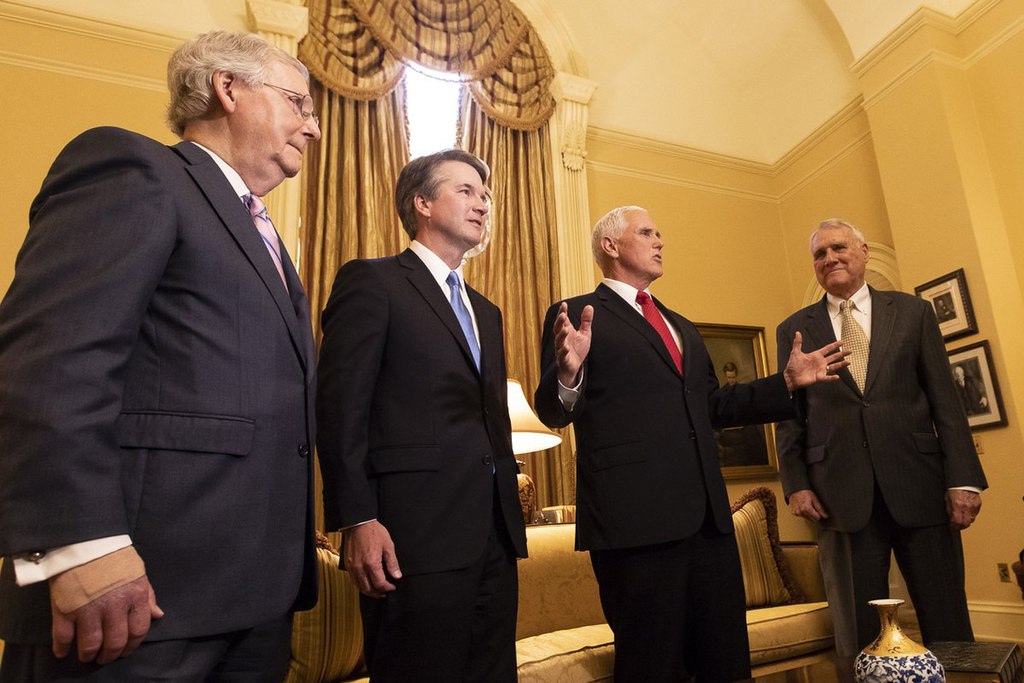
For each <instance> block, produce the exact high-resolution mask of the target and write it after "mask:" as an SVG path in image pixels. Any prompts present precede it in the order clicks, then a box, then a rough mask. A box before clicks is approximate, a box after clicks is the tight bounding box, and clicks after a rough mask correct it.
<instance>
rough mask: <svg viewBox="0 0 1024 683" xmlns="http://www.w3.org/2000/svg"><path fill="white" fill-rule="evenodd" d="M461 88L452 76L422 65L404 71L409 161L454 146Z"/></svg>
mask: <svg viewBox="0 0 1024 683" xmlns="http://www.w3.org/2000/svg"><path fill="white" fill-rule="evenodd" d="M461 85H462V84H461V83H460V82H459V81H458V80H454V79H453V77H452V75H451V74H446V73H441V72H439V71H431V70H429V69H425V68H423V67H421V66H412V67H410V68H407V69H406V70H405V90H406V116H408V117H409V156H410V158H413V159H415V158H416V157H419V156H423V155H424V154H432V153H433V152H437V151H440V150H442V149H448V148H449V147H454V146H455V129H456V124H457V123H458V120H459V88H460V87H461Z"/></svg>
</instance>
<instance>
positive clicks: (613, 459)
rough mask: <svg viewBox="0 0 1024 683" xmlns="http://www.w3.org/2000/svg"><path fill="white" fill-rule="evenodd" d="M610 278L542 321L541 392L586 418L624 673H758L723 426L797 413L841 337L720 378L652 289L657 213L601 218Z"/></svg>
mask: <svg viewBox="0 0 1024 683" xmlns="http://www.w3.org/2000/svg"><path fill="white" fill-rule="evenodd" d="M592 246H593V251H594V258H595V260H596V261H597V265H598V266H599V267H600V268H601V271H602V272H603V273H604V276H605V279H604V281H603V282H602V283H601V284H600V285H598V287H597V289H596V290H595V291H594V292H593V293H591V294H586V295H584V296H578V297H575V298H572V299H569V300H568V301H563V302H561V303H556V304H555V305H554V306H552V307H551V309H550V310H549V311H548V314H547V318H546V320H545V322H544V342H543V347H542V350H541V372H542V377H541V382H540V386H539V387H538V389H537V393H536V397H535V404H536V406H537V413H538V414H539V415H540V418H541V420H543V421H544V423H545V424H547V425H548V426H550V427H564V426H566V425H567V424H569V423H572V424H574V425H575V427H576V438H577V445H578V454H577V455H578V460H577V481H576V496H577V500H576V503H577V507H576V547H577V548H578V549H579V550H589V551H590V560H591V564H592V565H593V567H594V574H595V575H596V577H597V582H598V586H599V588H600V595H601V606H602V608H603V609H604V613H605V616H606V617H607V619H608V624H609V625H610V626H611V628H612V631H613V632H614V634H615V680H616V681H623V682H625V683H631V682H640V681H643V682H644V683H654V682H659V681H663V682H664V683H677V682H678V681H683V680H688V676H690V675H693V676H695V677H696V679H697V680H698V681H735V680H741V679H745V678H748V677H749V676H750V657H749V648H748V644H747V627H746V621H745V618H744V615H745V607H744V606H745V599H744V593H743V577H742V574H741V570H740V560H739V552H738V550H737V547H736V539H735V536H734V534H733V525H732V516H731V514H730V511H729V499H728V495H727V493H726V490H725V482H724V480H723V479H722V473H721V470H720V469H719V466H718V448H717V445H716V443H715V436H714V429H715V428H721V427H729V426H736V425H743V424H753V423H762V422H768V421H774V420H779V419H786V418H789V417H793V416H795V414H796V413H795V412H794V407H793V405H792V401H791V399H790V392H792V391H793V390H795V389H796V388H798V387H801V386H806V385H808V384H811V383H813V382H816V381H825V382H828V381H834V380H835V377H834V376H832V375H828V374H827V373H826V368H827V367H828V365H829V364H832V365H833V366H840V367H841V366H842V365H844V364H845V361H844V360H843V355H844V354H843V352H842V351H839V350H838V347H839V344H837V343H834V344H831V345H829V346H826V347H825V348H823V349H820V350H819V351H817V352H815V353H813V354H804V353H803V352H802V351H801V350H800V348H801V340H800V335H799V334H798V335H796V336H795V338H794V339H793V340H792V342H791V343H787V344H786V345H785V348H786V349H788V350H789V355H788V357H787V358H785V359H784V360H783V361H782V362H781V363H780V367H784V368H785V369H784V371H783V372H781V373H779V374H777V375H772V376H771V377H768V378H765V379H760V380H757V381H755V382H751V383H749V384H734V385H730V386H726V387H721V388H720V387H719V385H718V379H717V377H716V375H715V368H714V365H713V364H712V362H711V358H710V356H709V355H708V350H707V348H706V347H705V346H704V342H703V341H702V340H701V337H700V334H699V333H698V332H697V328H696V327H695V326H694V325H693V323H691V322H690V321H689V320H687V319H686V318H684V317H682V316H681V315H679V314H678V313H676V312H675V311H672V310H669V309H668V308H666V307H665V306H663V305H662V304H661V302H659V301H657V300H655V299H654V298H653V297H652V296H651V295H650V292H649V291H648V288H649V286H650V285H651V283H653V282H654V281H655V280H657V279H658V278H659V277H661V275H662V272H663V265H662V247H663V244H662V241H661V233H660V232H659V231H658V228H657V226H656V225H655V223H654V221H653V220H652V219H651V217H650V215H649V214H648V213H647V211H646V210H644V209H642V208H640V207H637V206H624V207H620V208H618V209H613V210H612V211H610V212H609V213H608V214H606V215H605V216H604V217H603V218H602V219H601V220H599V221H598V222H597V225H595V226H594V233H593V244H592Z"/></svg>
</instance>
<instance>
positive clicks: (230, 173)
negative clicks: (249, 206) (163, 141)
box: [189, 140, 251, 198]
mask: <svg viewBox="0 0 1024 683" xmlns="http://www.w3.org/2000/svg"><path fill="white" fill-rule="evenodd" d="M189 142H191V143H192V144H193V145H195V146H196V147H198V148H199V149H201V150H203V151H204V152H206V153H207V154H209V155H210V157H211V158H212V159H213V161H214V163H215V164H217V167H218V168H219V169H220V170H221V172H222V173H223V174H224V177H225V178H227V179H228V182H229V183H231V189H233V190H234V191H235V194H237V195H238V196H239V198H241V197H244V196H245V195H247V194H251V192H250V191H249V188H248V187H246V186H245V181H243V180H242V176H240V175H238V171H236V170H235V169H233V168H231V167H230V166H228V162H226V161H224V160H223V159H221V158H220V157H219V156H217V154H216V153H215V152H214V151H213V150H211V149H208V148H206V147H203V146H202V145H200V144H199V143H198V142H196V141H195V140H189Z"/></svg>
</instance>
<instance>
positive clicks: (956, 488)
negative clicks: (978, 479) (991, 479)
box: [949, 486, 981, 495]
mask: <svg viewBox="0 0 1024 683" xmlns="http://www.w3.org/2000/svg"><path fill="white" fill-rule="evenodd" d="M949 490H950V491H973V492H974V493H977V494H978V495H981V489H979V488H978V487H977V486H950V487H949Z"/></svg>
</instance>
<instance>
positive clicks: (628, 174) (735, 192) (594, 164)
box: [587, 160, 779, 204]
mask: <svg viewBox="0 0 1024 683" xmlns="http://www.w3.org/2000/svg"><path fill="white" fill-rule="evenodd" d="M587 168H588V169H590V170H592V171H597V172H599V173H610V174H612V175H617V176H621V177H624V178H636V179H638V180H646V181H649V182H655V183H663V184H665V185H673V186H675V187H685V188H687V189H690V190H699V191H701V192H711V193H714V194H721V195H728V196H730V197H739V198H740V199H751V200H754V201H757V202H764V203H766V204H777V203H778V201H779V200H778V198H777V197H776V196H774V195H772V194H767V193H763V192H753V191H749V190H740V189H737V188H735V187H732V186H728V185H717V184H714V183H702V182H699V181H696V180H689V179H685V178H680V177H679V176H676V175H669V174H667V173H654V172H651V171H641V170H638V169H636V168H633V167H629V166H621V165H619V164H609V163H605V162H602V161H590V160H588V161H587Z"/></svg>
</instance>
